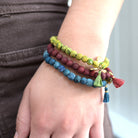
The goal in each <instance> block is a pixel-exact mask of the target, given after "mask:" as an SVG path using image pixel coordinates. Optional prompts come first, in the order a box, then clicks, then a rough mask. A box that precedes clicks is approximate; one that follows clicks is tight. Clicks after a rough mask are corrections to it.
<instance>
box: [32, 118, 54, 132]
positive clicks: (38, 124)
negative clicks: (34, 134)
mask: <svg viewBox="0 0 138 138" xmlns="http://www.w3.org/2000/svg"><path fill="white" fill-rule="evenodd" d="M32 127H33V128H35V130H37V131H38V132H40V133H43V132H45V131H50V130H51V129H52V123H51V121H50V120H48V119H45V118H43V117H40V118H39V119H37V120H35V121H32Z"/></svg>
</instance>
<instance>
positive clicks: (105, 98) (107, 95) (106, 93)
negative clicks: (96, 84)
mask: <svg viewBox="0 0 138 138" xmlns="http://www.w3.org/2000/svg"><path fill="white" fill-rule="evenodd" d="M103 102H104V103H108V102H109V93H108V88H107V86H105V93H104V100H103Z"/></svg>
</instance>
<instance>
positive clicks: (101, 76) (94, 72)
mask: <svg viewBox="0 0 138 138" xmlns="http://www.w3.org/2000/svg"><path fill="white" fill-rule="evenodd" d="M50 42H51V43H50V44H49V45H48V46H47V50H46V51H45V52H44V54H43V57H44V59H45V62H46V63H48V64H50V65H52V66H53V67H54V68H55V69H57V70H58V71H60V72H62V73H63V74H64V76H66V77H68V79H69V80H72V81H74V82H75V83H81V84H83V85H86V86H89V87H94V88H101V87H105V94H104V100H103V102H105V103H106V102H109V93H108V88H107V84H110V83H111V82H113V84H114V86H115V87H116V88H119V87H121V86H122V85H123V84H124V80H122V79H118V78H115V76H114V75H113V73H112V71H111V69H110V68H108V66H109V59H108V58H105V59H104V61H102V62H100V59H101V58H100V57H97V59H96V60H93V59H91V58H88V57H87V56H84V55H82V54H78V53H77V52H76V51H75V50H72V49H71V48H69V47H68V46H67V45H63V44H62V43H61V42H60V41H59V40H58V39H57V36H52V37H51V38H50ZM63 53H65V54H66V55H67V56H63ZM68 56H70V57H72V58H76V59H77V60H81V61H82V62H84V63H87V64H88V65H89V66H90V68H89V69H88V68H85V67H83V66H81V65H79V64H78V63H75V62H74V61H73V60H71V59H69V58H68ZM52 57H53V58H52ZM57 60H58V61H57ZM64 65H66V66H67V67H70V68H72V69H73V70H75V71H76V72H77V73H80V74H81V76H82V75H83V76H86V77H81V76H79V75H77V74H75V73H73V72H71V71H70V70H69V69H67V68H65V66H64Z"/></svg>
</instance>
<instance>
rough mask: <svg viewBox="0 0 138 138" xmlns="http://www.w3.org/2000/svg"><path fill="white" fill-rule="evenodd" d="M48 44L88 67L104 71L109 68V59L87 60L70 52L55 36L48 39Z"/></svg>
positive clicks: (85, 57) (78, 54)
mask: <svg viewBox="0 0 138 138" xmlns="http://www.w3.org/2000/svg"><path fill="white" fill-rule="evenodd" d="M50 42H51V43H52V44H53V45H54V46H55V47H56V48H57V49H59V50H61V51H63V52H64V53H66V54H67V55H69V56H71V57H73V58H76V59H77V60H82V62H84V63H87V64H88V65H92V66H93V67H95V68H100V69H104V68H107V67H108V66H109V59H108V58H105V60H104V61H103V62H99V61H98V60H93V59H91V58H88V57H87V56H85V55H82V54H80V53H77V52H76V51H75V50H72V49H71V48H69V47H68V46H67V45H63V44H62V43H61V42H60V40H58V39H57V36H52V37H51V38H50Z"/></svg>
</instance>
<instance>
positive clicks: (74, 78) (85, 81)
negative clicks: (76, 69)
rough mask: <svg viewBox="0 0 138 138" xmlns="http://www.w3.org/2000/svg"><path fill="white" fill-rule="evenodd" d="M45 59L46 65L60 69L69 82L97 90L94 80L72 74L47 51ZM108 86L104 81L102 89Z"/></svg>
mask: <svg viewBox="0 0 138 138" xmlns="http://www.w3.org/2000/svg"><path fill="white" fill-rule="evenodd" d="M43 57H44V59H45V62H46V63H48V64H50V65H51V66H53V67H54V68H55V69H58V70H59V71H60V72H62V73H63V74H64V76H66V77H68V79H69V80H72V81H74V82H75V83H81V84H84V85H87V86H89V87H94V88H96V86H95V85H94V80H93V79H90V78H85V77H81V76H79V75H76V74H75V73H73V72H71V71H70V70H69V69H66V68H65V67H64V66H63V65H61V64H60V63H59V62H58V61H56V60H55V59H53V58H51V57H50V55H49V53H48V52H47V50H46V51H45V52H44V54H43ZM106 85H107V82H106V81H105V80H103V81H102V86H101V87H105V86H106ZM99 88H100V87H99Z"/></svg>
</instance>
